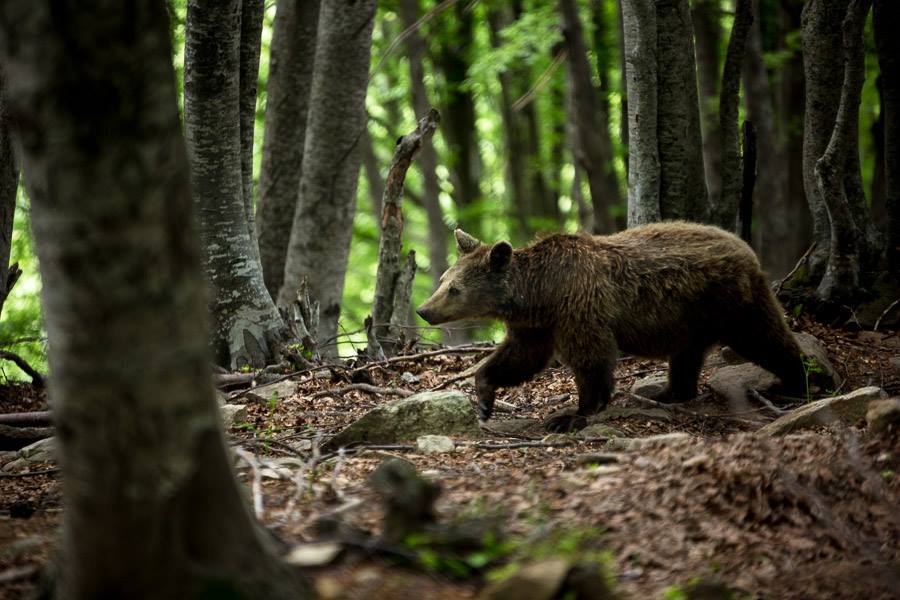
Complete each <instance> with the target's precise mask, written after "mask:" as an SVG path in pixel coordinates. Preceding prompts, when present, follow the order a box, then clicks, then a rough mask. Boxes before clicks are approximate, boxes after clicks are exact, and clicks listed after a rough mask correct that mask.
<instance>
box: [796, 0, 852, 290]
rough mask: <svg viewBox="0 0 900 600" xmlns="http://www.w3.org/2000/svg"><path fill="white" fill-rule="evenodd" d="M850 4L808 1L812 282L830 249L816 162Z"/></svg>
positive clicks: (828, 127)
mask: <svg viewBox="0 0 900 600" xmlns="http://www.w3.org/2000/svg"><path fill="white" fill-rule="evenodd" d="M848 4H849V0H809V1H808V2H807V3H806V4H805V5H804V7H803V16H802V18H801V22H802V28H803V29H802V30H803V66H804V71H805V77H806V114H805V118H804V123H803V188H804V191H805V193H806V201H807V203H808V205H809V211H810V213H811V214H812V220H813V241H814V242H815V243H816V248H815V250H814V251H813V253H812V254H811V255H810V262H809V276H810V282H811V283H813V284H815V283H816V282H818V281H819V280H820V279H821V277H822V275H823V274H824V273H825V267H826V266H827V265H828V256H829V253H830V248H831V223H830V220H829V218H828V209H827V207H826V205H825V201H824V200H823V198H822V195H821V192H820V190H819V186H818V184H817V182H816V174H815V168H816V162H817V161H818V160H819V159H820V158H821V157H822V155H823V154H824V153H825V148H826V147H827V146H828V141H829V139H830V138H831V133H832V131H833V129H834V121H835V118H836V116H837V110H838V105H839V104H840V98H841V85H842V83H843V73H844V72H843V69H840V68H838V67H837V66H838V65H842V64H844V57H843V54H842V48H843V41H842V33H841V23H842V22H843V20H844V16H845V15H846V14H847V5H848Z"/></svg>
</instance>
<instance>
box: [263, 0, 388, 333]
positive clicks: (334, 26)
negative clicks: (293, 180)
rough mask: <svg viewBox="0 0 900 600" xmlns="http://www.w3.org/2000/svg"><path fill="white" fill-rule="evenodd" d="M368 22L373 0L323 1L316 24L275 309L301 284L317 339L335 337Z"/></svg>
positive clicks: (352, 203) (352, 202)
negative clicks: (295, 196) (316, 309)
mask: <svg viewBox="0 0 900 600" xmlns="http://www.w3.org/2000/svg"><path fill="white" fill-rule="evenodd" d="M374 18H375V0H359V1H358V2H355V3H353V4H343V3H332V2H325V3H323V4H322V8H321V14H320V17H319V33H318V43H317V46H316V57H315V71H314V73H313V80H312V88H311V91H310V101H309V105H310V106H311V107H312V110H311V111H310V113H309V118H308V121H307V127H306V143H305V146H304V150H303V174H302V177H301V179H300V200H299V202H300V204H299V206H298V207H297V211H296V213H295V215H294V225H293V229H292V230H291V238H290V242H289V245H288V252H287V260H286V263H285V268H284V284H283V285H282V287H281V290H280V291H279V293H278V304H279V306H287V305H289V304H290V303H291V302H292V301H293V300H294V298H295V297H296V294H297V290H298V289H299V288H300V284H301V283H302V282H303V280H304V279H307V280H308V281H309V286H310V293H311V296H313V298H315V299H316V300H317V301H318V302H319V304H320V307H321V308H320V310H321V313H320V320H319V338H320V340H324V339H331V338H333V337H334V336H335V334H336V333H337V327H338V318H339V316H340V312H341V297H342V295H343V291H344V276H345V275H346V273H347V259H348V256H349V253H350V238H351V235H352V233H353V214H354V211H355V209H356V188H357V184H358V178H359V167H360V159H361V155H360V154H361V148H360V145H359V140H360V138H361V136H362V134H363V129H364V128H365V127H366V113H365V100H366V86H367V84H368V73H369V58H370V52H371V48H372V27H373V25H374Z"/></svg>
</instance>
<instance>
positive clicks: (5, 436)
mask: <svg viewBox="0 0 900 600" xmlns="http://www.w3.org/2000/svg"><path fill="white" fill-rule="evenodd" d="M52 436H53V428H52V427H12V426H10V425H0V450H18V449H19V448H24V447H25V446H27V445H29V444H32V443H34V442H37V441H40V440H43V439H46V438H48V437H52Z"/></svg>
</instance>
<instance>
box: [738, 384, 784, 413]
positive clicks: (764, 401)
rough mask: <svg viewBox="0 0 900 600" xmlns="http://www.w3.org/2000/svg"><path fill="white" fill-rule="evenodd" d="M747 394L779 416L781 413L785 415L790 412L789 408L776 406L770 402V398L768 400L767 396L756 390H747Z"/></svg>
mask: <svg viewBox="0 0 900 600" xmlns="http://www.w3.org/2000/svg"><path fill="white" fill-rule="evenodd" d="M747 395H748V396H750V397H751V398H753V399H754V400H756V401H757V402H759V403H760V404H762V405H763V406H764V407H765V408H766V409H768V410H770V411H772V412H773V413H775V414H776V415H778V416H779V417H780V416H781V415H785V414H787V413H789V412H791V411H789V410H784V409H782V408H778V407H777V406H775V405H774V404H772V401H771V400H769V399H768V398H766V397H765V396H763V395H762V394H760V393H759V392H757V391H756V390H747Z"/></svg>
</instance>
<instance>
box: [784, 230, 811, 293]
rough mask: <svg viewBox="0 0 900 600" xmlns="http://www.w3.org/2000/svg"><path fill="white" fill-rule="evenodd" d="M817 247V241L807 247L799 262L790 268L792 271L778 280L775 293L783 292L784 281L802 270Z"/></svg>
mask: <svg viewBox="0 0 900 600" xmlns="http://www.w3.org/2000/svg"><path fill="white" fill-rule="evenodd" d="M815 249H816V243H815V242H813V243H812V244H810V246H809V248H807V249H806V252H804V253H803V256H801V257H800V260H798V261H797V264H795V265H794V268H793V269H791V270H790V272H789V273H788V274H787V275H785V276H784V277H783V278H782V279H780V280H778V283H777V284H775V287H774V291H775V295H776V296H777V295H778V294H780V293H781V287H782V286H783V285H784V282H785V281H787V280H789V279H790V278H791V277H793V276H794V274H795V273H796V272H797V271H799V270H800V267H802V266H803V265H804V264H806V260H807V259H808V258H809V255H810V254H812V252H813V250H815Z"/></svg>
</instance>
